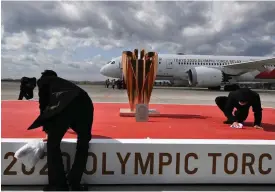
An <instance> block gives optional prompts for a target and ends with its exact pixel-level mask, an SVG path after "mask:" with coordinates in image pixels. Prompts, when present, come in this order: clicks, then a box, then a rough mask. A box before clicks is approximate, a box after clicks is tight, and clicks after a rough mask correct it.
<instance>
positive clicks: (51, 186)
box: [43, 185, 69, 191]
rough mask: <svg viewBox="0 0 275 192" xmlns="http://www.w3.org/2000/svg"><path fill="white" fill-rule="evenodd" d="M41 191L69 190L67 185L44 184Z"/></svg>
mask: <svg viewBox="0 0 275 192" xmlns="http://www.w3.org/2000/svg"><path fill="white" fill-rule="evenodd" d="M43 191H69V187H67V186H53V185H46V186H45V187H44V188H43Z"/></svg>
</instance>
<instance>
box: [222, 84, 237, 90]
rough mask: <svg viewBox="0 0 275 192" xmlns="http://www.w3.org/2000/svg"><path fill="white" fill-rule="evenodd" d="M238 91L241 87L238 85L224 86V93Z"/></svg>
mask: <svg viewBox="0 0 275 192" xmlns="http://www.w3.org/2000/svg"><path fill="white" fill-rule="evenodd" d="M237 89H240V86H239V85H237V84H234V85H225V86H224V91H236V90H237Z"/></svg>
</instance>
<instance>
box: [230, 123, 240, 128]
mask: <svg viewBox="0 0 275 192" xmlns="http://www.w3.org/2000/svg"><path fill="white" fill-rule="evenodd" d="M230 127H232V128H235V129H241V128H243V124H241V123H238V125H237V126H234V125H233V124H232V125H231V126H230Z"/></svg>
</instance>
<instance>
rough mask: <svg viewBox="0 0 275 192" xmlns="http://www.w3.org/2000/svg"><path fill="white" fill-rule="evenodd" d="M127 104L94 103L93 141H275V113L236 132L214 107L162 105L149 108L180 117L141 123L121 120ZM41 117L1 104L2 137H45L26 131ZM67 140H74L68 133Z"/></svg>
mask: <svg viewBox="0 0 275 192" xmlns="http://www.w3.org/2000/svg"><path fill="white" fill-rule="evenodd" d="M127 107H128V104H122V103H121V104H119V103H95V115H94V124H93V131H92V133H93V138H105V139H106V138H116V139H123V138H124V139H144V138H147V137H149V138H152V139H266V140H274V139H275V110H274V109H264V110H263V127H264V130H256V129H254V128H253V127H251V126H252V125H253V113H252V111H251V112H250V115H249V118H248V120H247V123H246V124H245V126H244V129H233V128H230V127H229V126H228V125H224V124H222V121H223V120H224V119H225V118H224V116H223V114H222V113H221V112H220V111H219V110H218V108H217V107H215V106H202V105H201V106H197V105H192V106H191V105H159V104H152V105H150V108H153V109H157V110H159V111H160V112H165V113H171V114H178V116H177V117H169V118H168V117H167V118H163V117H151V118H150V119H149V122H145V123H138V122H135V118H133V117H120V116H119V109H120V108H127ZM38 114H39V109H38V103H37V102H35V101H2V138H42V137H44V136H45V134H44V132H42V131H41V128H38V129H35V130H30V131H28V130H26V129H27V127H28V126H29V125H30V124H31V123H32V122H33V120H35V119H36V117H37V116H38ZM65 137H66V138H75V137H76V135H75V134H74V132H72V131H71V130H69V132H68V133H67V134H66V136H65Z"/></svg>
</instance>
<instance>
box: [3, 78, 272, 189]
mask: <svg viewBox="0 0 275 192" xmlns="http://www.w3.org/2000/svg"><path fill="white" fill-rule="evenodd" d="M80 87H82V88H83V89H84V90H85V91H86V92H87V93H88V94H89V95H90V97H91V98H92V100H93V102H95V103H96V102H119V103H128V97H127V93H126V90H119V89H112V88H105V87H104V85H80ZM19 91H20V84H19V83H16V82H1V100H2V101H3V100H17V99H18V95H19ZM256 91H257V92H258V93H259V94H260V96H261V102H262V107H268V108H275V90H256ZM227 95H228V92H224V91H209V90H207V89H198V88H189V87H188V88H185V87H180V88H176V87H154V89H153V92H152V96H151V101H150V103H158V104H189V105H190V104H192V105H193V104H197V105H215V98H216V97H217V96H227ZM34 99H38V91H37V88H36V89H35V92H34ZM22 190H28V191H41V190H42V186H1V191H22ZM89 190H90V191H274V190H275V185H266V184H265V185H253V184H247V185H228V184H227V185H199V184H197V185H92V186H91V187H90V188H89Z"/></svg>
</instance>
